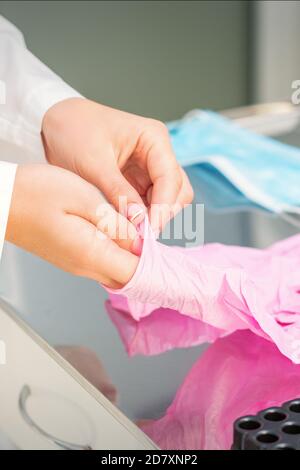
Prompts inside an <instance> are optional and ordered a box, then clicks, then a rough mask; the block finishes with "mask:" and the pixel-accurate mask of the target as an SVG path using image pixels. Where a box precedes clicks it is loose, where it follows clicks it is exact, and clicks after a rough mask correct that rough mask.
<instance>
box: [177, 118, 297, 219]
mask: <svg viewBox="0 0 300 470" xmlns="http://www.w3.org/2000/svg"><path fill="white" fill-rule="evenodd" d="M168 128H169V132H170V136H171V141H172V145H173V149H174V151H175V154H176V157H177V159H178V162H179V163H180V164H181V165H182V166H184V167H191V168H190V169H189V173H190V174H193V173H194V174H195V178H196V180H197V175H198V177H199V176H200V175H201V176H202V177H203V175H204V171H203V165H204V164H206V167H204V170H205V172H206V174H205V177H204V179H205V180H206V181H207V180H208V176H207V169H208V168H209V167H212V168H214V170H215V172H214V173H213V172H210V175H209V179H210V184H211V183H212V181H213V180H214V184H215V190H217V188H216V185H218V187H219V188H221V190H222V191H223V196H224V191H225V197H232V196H233V195H234V197H235V206H238V205H239V204H240V203H241V202H242V204H241V206H243V205H244V204H245V200H247V201H248V202H249V204H250V206H253V207H262V208H264V209H266V210H268V211H271V212H274V213H278V214H281V213H289V214H292V216H293V214H295V216H297V215H298V214H300V149H297V148H294V147H292V146H289V145H286V144H282V143H280V142H277V141H275V140H273V139H270V138H267V137H263V136H260V135H256V134H253V133H251V132H249V131H246V130H244V129H241V128H240V127H238V126H237V125H236V124H234V123H233V122H232V121H230V120H228V119H225V118H223V117H222V116H220V115H218V114H215V113H213V112H208V111H198V112H197V113H196V114H190V115H187V116H186V117H185V118H183V119H182V120H179V121H174V122H171V123H169V124H168ZM207 165H208V166H207ZM220 174H221V175H222V176H223V179H222V178H221V177H220ZM192 179H193V178H192ZM199 181H200V178H199ZM226 185H227V189H228V188H229V190H228V191H227V190H225V186H226ZM230 185H231V187H230ZM233 188H234V189H235V190H236V191H235V192H234V191H233ZM237 201H238V202H237ZM218 204H219V202H218ZM231 204H232V201H231Z"/></svg>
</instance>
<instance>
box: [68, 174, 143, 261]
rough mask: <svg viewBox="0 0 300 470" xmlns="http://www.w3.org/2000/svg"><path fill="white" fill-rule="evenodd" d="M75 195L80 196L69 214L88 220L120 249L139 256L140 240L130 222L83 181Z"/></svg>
mask: <svg viewBox="0 0 300 470" xmlns="http://www.w3.org/2000/svg"><path fill="white" fill-rule="evenodd" d="M82 181H83V180H82ZM77 194H80V198H78V197H77V198H76V204H74V207H73V210H69V211H68V213H69V214H73V215H77V216H80V217H82V218H84V219H86V220H88V221H89V222H91V223H92V224H93V225H94V226H95V227H97V229H98V230H99V231H100V232H102V233H103V234H105V235H106V236H107V237H109V238H111V239H112V240H114V241H115V242H116V243H117V244H118V245H119V246H120V247H121V248H124V249H126V250H130V251H132V252H133V253H135V254H137V255H139V254H140V251H141V240H140V237H139V235H138V233H137V230H136V227H135V226H134V224H133V223H132V222H130V221H129V220H128V219H127V218H126V217H124V216H123V215H122V214H119V213H118V212H117V211H116V210H115V209H114V207H113V206H112V205H111V204H109V203H108V202H107V201H106V200H105V199H104V197H103V195H101V194H100V192H99V191H98V190H97V189H96V188H95V187H94V186H92V185H90V184H87V183H86V182H85V181H83V188H82V191H81V192H79V191H77Z"/></svg>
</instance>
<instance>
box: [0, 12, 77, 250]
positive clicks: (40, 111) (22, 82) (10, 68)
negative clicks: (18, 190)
mask: <svg viewBox="0 0 300 470" xmlns="http://www.w3.org/2000/svg"><path fill="white" fill-rule="evenodd" d="M78 96H81V95H80V94H79V93H77V92H76V91H75V90H73V88H71V87H70V86H68V85H67V84H66V83H65V82H64V81H63V80H62V79H61V78H60V77H58V76H57V75H56V74H55V73H53V72H52V71H51V70H50V69H49V68H48V67H46V66H45V65H44V64H43V63H42V62H41V61H40V60H38V59H37V58H36V57H34V56H33V55H32V54H31V53H30V52H29V50H28V49H27V48H26V45H25V41H24V38H23V35H22V33H21V32H20V31H19V30H18V29H17V28H16V27H15V26H14V25H12V24H11V23H10V22H9V21H7V20H6V19H5V18H3V16H1V15H0V141H2V142H3V144H5V143H8V144H12V145H13V146H16V148H21V149H24V153H26V154H27V155H28V156H30V159H31V160H32V161H40V160H42V161H43V160H44V149H43V145H42V140H41V135H40V131H41V124H42V120H43V116H44V114H45V112H46V111H47V110H48V109H49V108H50V107H51V106H52V105H54V104H55V103H58V102H59V101H62V100H64V99H67V98H72V97H78ZM0 159H1V160H11V157H9V156H8V155H6V153H5V152H3V154H2V151H1V146H0ZM16 168H17V166H16V164H14V163H8V162H5V161H0V257H1V253H2V248H3V244H4V239H5V231H6V225H7V219H8V214H9V208H10V202H11V196H12V191H13V186H14V179H15V173H16Z"/></svg>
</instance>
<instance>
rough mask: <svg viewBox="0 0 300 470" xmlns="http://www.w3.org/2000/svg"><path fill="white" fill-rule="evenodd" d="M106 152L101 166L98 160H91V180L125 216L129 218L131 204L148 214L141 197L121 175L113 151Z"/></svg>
mask: <svg viewBox="0 0 300 470" xmlns="http://www.w3.org/2000/svg"><path fill="white" fill-rule="evenodd" d="M106 151H107V153H108V155H107V158H106V159H105V160H101V161H102V163H101V165H100V164H98V162H97V159H95V158H91V159H90V162H89V163H88V166H89V180H90V181H91V182H92V183H93V184H94V185H96V186H97V187H98V188H99V189H100V190H101V192H102V193H103V194H104V196H105V197H106V199H107V201H108V202H110V203H111V204H112V205H113V206H114V207H115V209H116V210H117V211H118V212H120V213H121V214H123V215H124V216H127V211H128V206H129V205H130V204H137V205H138V206H139V207H140V208H143V209H144V212H146V211H145V208H144V203H143V200H142V198H141V196H140V195H139V193H138V192H137V191H136V189H135V188H134V187H133V186H132V185H131V184H130V183H129V182H128V181H127V179H126V178H125V177H124V176H123V174H122V173H121V171H120V169H119V167H118V165H117V162H116V159H115V156H114V154H113V151H112V149H109V150H106ZM99 161H100V160H99ZM103 162H105V163H103Z"/></svg>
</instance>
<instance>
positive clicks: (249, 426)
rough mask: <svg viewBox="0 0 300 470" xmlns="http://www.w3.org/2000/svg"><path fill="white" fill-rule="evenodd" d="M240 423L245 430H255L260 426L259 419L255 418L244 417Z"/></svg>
mask: <svg viewBox="0 0 300 470" xmlns="http://www.w3.org/2000/svg"><path fill="white" fill-rule="evenodd" d="M238 424H239V427H240V428H241V429H243V430H244V431H254V430H255V429H258V428H259V427H260V423H259V421H256V420H255V419H254V418H244V419H242V420H241V421H239V423H238Z"/></svg>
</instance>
